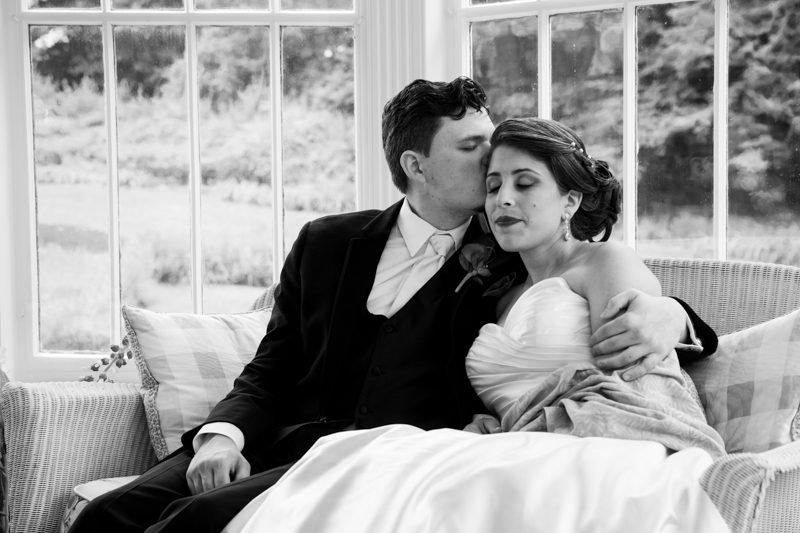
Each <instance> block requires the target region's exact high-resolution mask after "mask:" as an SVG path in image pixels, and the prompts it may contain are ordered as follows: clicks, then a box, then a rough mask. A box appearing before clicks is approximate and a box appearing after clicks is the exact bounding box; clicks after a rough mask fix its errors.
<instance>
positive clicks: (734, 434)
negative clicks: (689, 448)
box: [687, 309, 800, 453]
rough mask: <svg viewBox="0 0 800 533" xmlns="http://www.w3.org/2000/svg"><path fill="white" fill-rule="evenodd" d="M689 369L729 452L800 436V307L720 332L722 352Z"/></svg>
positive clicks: (762, 448) (767, 446)
mask: <svg viewBox="0 0 800 533" xmlns="http://www.w3.org/2000/svg"><path fill="white" fill-rule="evenodd" d="M687 370H688V371H689V374H690V375H691V376H692V379H693V380H694V382H695V385H696V386H697V390H698V393H699V394H700V399H701V400H702V402H703V405H704V406H705V412H706V418H707V419H708V423H709V424H711V426H712V427H713V428H714V429H716V430H717V431H718V432H719V433H720V435H722V439H723V440H724V441H725V449H726V450H727V451H728V452H729V453H736V452H762V451H765V450H770V449H772V448H777V447H778V446H781V445H783V444H787V443H789V442H791V441H793V440H798V439H800V413H798V408H800V309H798V310H797V311H794V312H792V313H789V314H788V315H785V316H782V317H779V318H775V319H772V320H770V321H768V322H764V323H763V324H758V325H756V326H752V327H750V328H747V329H744V330H742V331H737V332H735V333H730V334H728V335H723V336H721V337H720V338H719V348H718V349H717V352H716V353H715V354H714V355H712V356H711V357H708V358H706V359H703V360H701V361H699V362H697V363H695V364H694V365H692V366H691V367H689V368H687Z"/></svg>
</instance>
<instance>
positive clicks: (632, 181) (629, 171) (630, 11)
mask: <svg viewBox="0 0 800 533" xmlns="http://www.w3.org/2000/svg"><path fill="white" fill-rule="evenodd" d="M622 17H623V43H622V57H623V59H622V102H623V103H622V175H623V176H624V181H623V183H622V213H623V225H622V238H623V240H624V242H625V243H626V244H628V246H630V247H632V248H634V249H635V248H636V218H637V214H636V210H637V207H636V181H637V179H638V177H637V175H636V174H637V173H636V168H637V165H636V160H637V158H638V154H637V146H638V144H637V142H636V6H634V5H631V4H626V5H625V7H624V8H623V11H622Z"/></svg>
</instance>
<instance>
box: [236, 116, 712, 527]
mask: <svg viewBox="0 0 800 533" xmlns="http://www.w3.org/2000/svg"><path fill="white" fill-rule="evenodd" d="M491 144H492V152H491V155H490V161H489V166H488V173H487V177H486V189H487V198H486V205H485V208H486V215H487V217H488V220H489V224H490V226H491V229H492V232H493V233H494V235H495V237H496V239H497V242H498V244H499V245H500V247H502V248H503V249H504V250H507V251H516V252H518V253H519V254H520V256H521V258H522V260H523V262H524V264H525V267H526V270H527V272H528V278H527V280H526V281H525V282H524V283H522V284H520V285H518V286H516V287H514V288H513V289H512V290H511V291H510V292H509V293H508V294H506V295H505V296H504V297H503V298H502V299H501V300H500V303H499V308H498V317H499V319H498V322H497V323H496V324H487V325H486V326H484V327H483V328H482V329H481V331H480V334H479V336H478V338H477V339H476V340H475V342H474V344H473V346H472V348H471V350H470V352H469V355H468V357H467V361H466V365H467V373H468V375H469V377H470V381H471V383H472V385H473V387H474V388H475V390H476V391H477V393H478V395H479V396H480V398H481V400H483V402H484V403H485V405H486V406H487V408H488V409H489V411H490V412H491V413H492V415H491V416H490V415H485V416H484V417H482V418H481V419H478V420H476V421H475V422H473V423H472V424H470V426H468V427H467V428H466V429H468V430H469V431H455V430H450V429H440V430H433V431H423V430H421V429H418V428H415V427H412V426H407V425H392V426H384V427H380V428H375V429H371V430H356V431H347V432H343V433H339V434H335V435H330V436H328V437H324V438H322V439H320V440H319V441H318V442H317V443H316V444H315V445H314V447H313V448H312V449H311V450H310V451H309V452H308V453H307V454H306V455H305V456H304V457H303V458H301V459H300V461H298V462H297V463H296V464H295V465H294V467H293V468H292V469H291V470H290V471H289V472H288V473H287V474H286V475H285V476H284V477H283V478H282V479H281V480H280V481H279V482H278V483H277V484H276V485H275V486H274V487H272V488H271V489H269V490H268V491H265V493H263V494H262V495H261V496H260V497H259V498H257V499H256V500H255V501H254V502H252V503H251V504H250V505H248V507H246V508H245V509H244V510H243V512H242V513H240V515H239V516H237V518H235V519H234V521H233V522H232V523H231V524H229V527H228V528H227V529H226V531H234V530H241V531H244V532H248V533H249V532H258V531H280V532H282V533H284V532H301V531H308V532H329V531H331V532H339V531H342V532H348V533H350V532H384V531H385V532H389V531H401V532H405V531H408V532H415V533H416V532H434V531H435V532H439V531H442V532H454V533H455V532H458V533H462V532H475V533H478V532H518V531H548V532H553V531H555V532H558V531H564V532H584V531H585V532H589V531H591V532H627V531H647V532H656V531H664V532H666V531H670V532H672V531H675V532H678V531H704V532H706V531H708V532H714V531H727V530H728V529H727V527H726V525H725V524H724V521H723V520H722V518H721V517H720V515H719V513H718V512H717V511H716V509H715V508H714V506H713V504H712V503H711V502H710V500H708V498H707V497H706V495H705V493H704V492H703V490H702V488H701V486H700V484H699V478H700V476H701V474H702V472H703V471H704V470H705V468H706V467H707V466H708V465H709V464H710V463H711V461H712V458H713V457H716V456H719V455H721V454H722V453H724V449H723V447H722V441H721V439H720V437H719V435H717V434H716V433H715V432H714V431H713V430H712V429H711V428H710V427H709V426H708V425H707V424H706V422H705V417H704V416H703V411H702V409H701V407H700V406H699V405H698V403H697V402H696V401H695V400H694V399H693V398H692V396H691V394H690V393H689V389H688V388H687V383H686V382H685V380H684V377H683V375H682V374H681V371H680V367H679V365H678V360H677V356H676V354H675V353H674V352H673V353H672V354H671V355H670V356H669V357H667V358H666V359H664V360H663V361H661V362H660V363H659V365H658V366H657V367H656V369H655V370H654V371H652V372H651V373H649V374H647V375H645V376H643V377H641V378H638V379H636V380H633V381H630V382H628V381H625V380H624V379H623V378H622V377H621V376H620V374H619V373H618V372H613V373H607V372H603V371H601V370H599V369H598V368H597V367H595V366H594V365H593V364H592V360H593V356H592V353H591V350H590V342H589V340H590V336H591V334H592V332H593V331H596V330H597V329H598V328H599V327H601V326H602V325H603V324H604V323H605V322H607V321H609V320H610V319H611V318H613V313H612V312H611V310H612V308H613V305H612V306H609V300H610V299H611V298H612V296H614V295H616V294H618V293H620V292H622V291H624V290H626V289H638V290H641V291H644V292H648V293H651V294H656V295H658V294H660V287H659V284H658V281H657V280H656V279H655V277H654V276H653V275H652V274H651V273H650V271H649V270H648V269H647V267H646V266H645V265H644V264H643V263H642V262H641V260H640V259H639V258H638V257H637V256H636V255H635V253H634V252H633V251H632V250H631V249H630V248H628V247H627V246H625V245H624V244H622V243H619V242H608V238H609V236H610V235H611V229H612V226H613V224H614V223H615V222H616V220H617V217H618V214H619V210H620V195H621V190H620V184H619V182H618V181H617V180H616V179H615V178H614V177H613V176H612V175H611V173H610V172H609V170H608V166H607V165H606V163H605V162H603V161H599V160H596V159H594V158H592V157H590V156H589V155H588V154H587V153H586V151H585V147H584V144H583V142H582V141H581V140H580V138H579V137H578V136H577V135H576V134H575V133H574V132H573V131H572V130H570V129H569V128H567V127H565V126H563V125H562V124H560V123H558V122H555V121H550V120H544V119H537V118H527V119H510V120H507V121H505V122H503V123H501V124H500V125H499V126H498V127H497V129H496V130H495V132H494V135H493V136H492V139H491ZM596 240H597V242H596Z"/></svg>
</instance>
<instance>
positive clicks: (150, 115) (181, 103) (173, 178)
mask: <svg viewBox="0 0 800 533" xmlns="http://www.w3.org/2000/svg"><path fill="white" fill-rule="evenodd" d="M114 43H115V46H116V56H117V83H118V87H117V91H118V95H117V110H118V122H117V131H118V142H119V145H118V153H119V181H120V191H119V204H120V208H119V209H120V239H121V261H122V265H121V268H122V299H123V301H124V302H125V303H127V304H131V305H137V306H141V307H147V308H149V309H152V310H155V311H190V310H191V292H190V289H189V283H190V277H191V268H190V259H189V257H190V255H189V245H190V231H189V228H190V226H189V225H190V203H189V201H190V197H189V187H188V178H189V163H188V161H189V158H188V134H187V131H188V130H187V127H188V126H187V117H186V97H185V94H184V93H185V90H186V89H185V75H186V72H185V61H184V58H183V53H184V29H183V27H172V26H147V27H127V26H126V27H117V28H115V29H114Z"/></svg>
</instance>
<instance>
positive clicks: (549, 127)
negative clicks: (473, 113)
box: [490, 118, 622, 241]
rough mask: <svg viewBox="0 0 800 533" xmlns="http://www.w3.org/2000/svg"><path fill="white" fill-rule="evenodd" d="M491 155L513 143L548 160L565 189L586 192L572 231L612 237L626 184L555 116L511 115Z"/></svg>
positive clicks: (495, 139)
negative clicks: (557, 120) (523, 116)
mask: <svg viewBox="0 0 800 533" xmlns="http://www.w3.org/2000/svg"><path fill="white" fill-rule="evenodd" d="M491 143H492V148H491V152H490V156H491V155H492V154H493V153H494V151H495V150H496V149H497V148H498V147H500V146H509V147H512V148H516V149H517V150H521V151H523V152H526V153H528V154H530V155H532V156H535V157H538V158H539V159H541V160H543V161H544V162H546V163H547V166H548V168H549V169H550V172H552V173H553V176H555V179H556V183H557V184H558V188H559V189H560V190H561V192H562V193H563V192H567V191H570V190H574V191H578V192H581V193H583V200H582V201H581V205H580V206H579V207H578V210H577V211H576V212H575V214H574V215H573V216H572V219H571V220H570V230H571V231H572V235H573V236H574V237H575V238H576V239H578V240H581V241H594V239H595V238H596V237H597V236H598V235H600V234H601V233H602V237H601V238H600V240H601V241H607V240H608V238H609V237H611V228H612V227H613V226H614V223H615V222H616V221H617V219H618V218H619V213H620V204H621V201H622V186H621V185H620V182H619V181H617V179H616V178H615V177H614V176H613V175H612V174H611V171H610V170H609V169H608V163H606V162H605V161H600V160H599V159H594V158H592V157H589V155H588V154H587V153H586V148H585V147H584V145H583V141H582V140H581V139H580V137H578V135H577V134H576V133H575V132H574V131H572V130H571V129H569V128H568V127H566V126H564V125H563V124H561V123H560V122H556V121H555V120H547V119H543V118H510V119H507V120H504V121H503V122H501V123H500V125H499V126H497V128H496V129H495V130H494V134H493V135H492V140H491Z"/></svg>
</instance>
